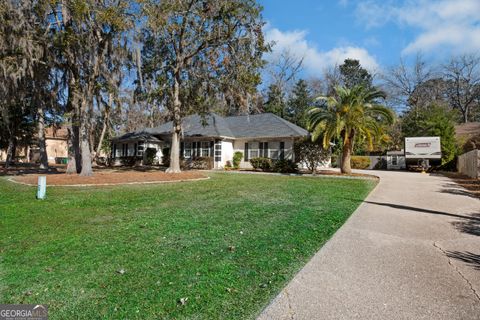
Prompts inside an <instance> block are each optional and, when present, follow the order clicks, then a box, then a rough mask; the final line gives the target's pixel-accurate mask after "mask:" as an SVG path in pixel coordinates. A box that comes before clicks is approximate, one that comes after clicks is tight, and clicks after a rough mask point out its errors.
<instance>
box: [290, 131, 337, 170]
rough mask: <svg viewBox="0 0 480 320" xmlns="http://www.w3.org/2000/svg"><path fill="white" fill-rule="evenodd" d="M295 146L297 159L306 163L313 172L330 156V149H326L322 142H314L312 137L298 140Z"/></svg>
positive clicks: (298, 161)
mask: <svg viewBox="0 0 480 320" xmlns="http://www.w3.org/2000/svg"><path fill="white" fill-rule="evenodd" d="M293 148H294V150H295V161H296V162H297V163H302V164H304V165H305V166H306V167H307V169H308V170H309V171H310V172H311V173H313V174H315V171H316V170H317V168H318V167H319V166H321V165H322V164H323V163H325V162H326V161H328V158H329V157H330V150H325V149H324V148H322V145H321V144H320V142H318V141H317V142H312V140H311V139H310V138H305V139H303V140H299V141H296V142H295V144H294V146H293Z"/></svg>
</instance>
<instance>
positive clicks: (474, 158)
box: [457, 150, 480, 179]
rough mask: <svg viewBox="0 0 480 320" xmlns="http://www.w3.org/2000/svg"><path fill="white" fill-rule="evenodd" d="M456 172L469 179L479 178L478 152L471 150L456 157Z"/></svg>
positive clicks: (479, 152)
mask: <svg viewBox="0 0 480 320" xmlns="http://www.w3.org/2000/svg"><path fill="white" fill-rule="evenodd" d="M457 170H458V172H460V173H461V174H464V175H466V176H469V177H470V178H474V179H479V178H480V150H472V151H470V152H467V153H464V154H462V155H461V156H459V157H458V161H457Z"/></svg>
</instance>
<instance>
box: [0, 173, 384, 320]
mask: <svg viewBox="0 0 480 320" xmlns="http://www.w3.org/2000/svg"><path fill="white" fill-rule="evenodd" d="M211 176H212V179H210V180H206V181H199V182H187V183H178V184H168V185H145V186H125V187H102V188H89V189H87V188H61V187H56V188H49V189H48V190H47V196H48V199H47V200H45V201H36V200H35V199H34V195H35V188H32V187H26V186H22V185H17V184H13V183H10V182H8V181H5V180H4V179H0V216H1V220H0V259H1V260H0V301H1V302H2V303H32V304H33V303H46V304H48V305H49V316H50V319H70V318H75V319H102V318H103V319H110V318H116V319H118V318H123V319H125V318H128V319H137V318H138V319H153V318H156V319H159V318H161V319H249V318H254V317H255V316H256V315H257V314H258V313H259V312H260V311H261V310H262V308H263V307H264V306H265V305H266V304H268V302H269V301H270V300H271V299H272V298H273V297H274V296H275V295H276V294H277V293H278V292H279V291H280V290H281V288H282V287H283V286H284V285H285V284H286V283H287V282H288V280H289V279H291V278H292V276H293V275H294V274H295V273H296V272H297V271H298V270H299V269H300V268H301V267H302V266H303V265H304V264H305V263H306V262H307V261H308V259H309V257H311V256H312V255H313V254H314V253H315V252H316V251H317V250H318V249H319V248H320V247H321V246H322V244H323V243H325V242H326V241H327V240H328V239H329V238H330V237H331V236H332V235H333V233H334V232H335V231H336V230H337V229H338V228H339V227H340V226H341V225H342V224H343V223H344V222H345V220H346V219H347V218H348V217H349V216H350V214H351V213H352V212H353V211H354V210H355V208H356V207H357V206H358V205H359V204H360V203H359V200H358V199H359V198H362V199H363V198H364V197H365V196H366V195H367V194H368V193H369V192H370V190H371V189H372V188H373V187H374V185H375V182H374V181H369V180H360V179H334V178H307V177H304V178H302V177H287V176H268V175H247V174H245V175H244V174H228V173H215V174H212V175H211ZM120 270H123V271H125V272H124V273H123V274H122V272H119V271H120ZM326 294H327V293H326ZM182 298H188V299H187V300H186V303H184V304H182V303H179V300H180V299H182Z"/></svg>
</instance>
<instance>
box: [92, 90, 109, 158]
mask: <svg viewBox="0 0 480 320" xmlns="http://www.w3.org/2000/svg"><path fill="white" fill-rule="evenodd" d="M112 104H113V95H112V94H111V93H110V94H109V95H108V106H105V114H104V117H103V127H102V132H101V133H100V138H99V139H98V145H97V149H96V150H95V151H94V153H93V163H94V164H96V163H97V158H98V155H99V154H100V150H101V149H102V144H103V139H104V138H105V133H106V132H107V127H108V119H109V118H110V108H111V107H112Z"/></svg>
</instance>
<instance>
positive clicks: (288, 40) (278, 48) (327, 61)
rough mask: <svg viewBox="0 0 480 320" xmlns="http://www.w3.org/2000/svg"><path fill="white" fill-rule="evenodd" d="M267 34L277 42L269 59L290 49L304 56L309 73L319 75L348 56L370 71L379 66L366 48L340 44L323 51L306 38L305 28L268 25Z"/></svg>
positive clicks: (299, 56) (295, 53)
mask: <svg viewBox="0 0 480 320" xmlns="http://www.w3.org/2000/svg"><path fill="white" fill-rule="evenodd" d="M265 35H266V39H267V40H268V41H273V42H275V45H274V46H273V50H272V52H271V53H269V54H268V55H267V59H270V60H271V59H274V58H275V57H277V56H278V55H279V54H281V53H282V52H284V51H289V52H290V53H291V54H293V55H294V56H296V57H298V58H303V66H304V70H305V72H306V73H307V74H309V75H319V74H320V73H322V72H323V71H324V70H325V69H326V68H329V67H332V66H335V65H336V64H338V65H339V64H342V63H343V61H344V60H345V59H347V58H351V59H357V60H359V61H360V64H361V65H362V66H363V67H365V68H366V69H368V70H369V71H372V72H375V71H376V70H378V68H379V66H378V63H377V61H376V60H375V58H374V57H373V56H371V55H370V54H369V53H368V51H367V50H366V49H365V48H361V47H356V46H348V45H346V46H340V47H337V48H333V49H331V50H328V51H321V50H318V49H317V48H316V46H315V45H313V44H312V43H310V42H308V41H307V40H306V35H307V32H306V31H305V30H294V31H285V32H283V31H280V30H279V29H277V28H271V27H270V26H267V27H266V28H265Z"/></svg>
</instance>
